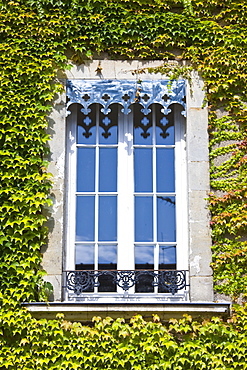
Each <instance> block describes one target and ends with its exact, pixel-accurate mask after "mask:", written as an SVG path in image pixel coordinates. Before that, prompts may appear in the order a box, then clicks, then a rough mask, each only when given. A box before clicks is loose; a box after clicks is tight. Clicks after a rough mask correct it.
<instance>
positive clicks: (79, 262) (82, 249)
mask: <svg viewBox="0 0 247 370" xmlns="http://www.w3.org/2000/svg"><path fill="white" fill-rule="evenodd" d="M75 268H76V270H84V271H85V270H94V245H79V244H76V246H75ZM75 283H76V284H79V287H80V288H81V289H82V292H85V293H86V292H93V291H94V279H93V278H92V277H91V278H90V276H89V275H88V273H87V272H86V271H85V272H84V273H82V275H81V276H80V279H76V281H75Z"/></svg>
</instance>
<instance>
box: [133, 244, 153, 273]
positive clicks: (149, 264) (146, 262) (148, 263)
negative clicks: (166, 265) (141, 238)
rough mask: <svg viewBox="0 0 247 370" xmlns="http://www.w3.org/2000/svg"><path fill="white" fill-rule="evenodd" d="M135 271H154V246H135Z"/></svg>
mask: <svg viewBox="0 0 247 370" xmlns="http://www.w3.org/2000/svg"><path fill="white" fill-rule="evenodd" d="M135 269H136V270H143V269H145V270H150V269H151V270H153V269H154V246H153V245H136V246H135Z"/></svg>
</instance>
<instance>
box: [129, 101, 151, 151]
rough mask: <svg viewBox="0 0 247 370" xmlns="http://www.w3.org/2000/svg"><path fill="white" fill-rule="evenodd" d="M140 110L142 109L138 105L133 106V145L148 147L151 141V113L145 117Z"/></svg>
mask: <svg viewBox="0 0 247 370" xmlns="http://www.w3.org/2000/svg"><path fill="white" fill-rule="evenodd" d="M141 109H143V107H142V106H141V105H140V104H138V103H136V104H133V116H134V144H138V145H141V144H143V145H148V144H149V145H150V144H152V139H153V135H152V132H153V128H152V113H149V114H148V115H146V116H145V115H144V114H143V113H142V112H141Z"/></svg>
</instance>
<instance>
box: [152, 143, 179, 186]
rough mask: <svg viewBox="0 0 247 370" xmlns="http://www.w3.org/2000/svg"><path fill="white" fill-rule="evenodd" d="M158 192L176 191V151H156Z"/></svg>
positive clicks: (166, 149) (161, 149)
mask: <svg viewBox="0 0 247 370" xmlns="http://www.w3.org/2000/svg"><path fill="white" fill-rule="evenodd" d="M156 156H157V159H156V160H157V162H156V171H157V192H174V191H175V172H174V149H173V148H169V149H168V148H159V149H157V150H156Z"/></svg>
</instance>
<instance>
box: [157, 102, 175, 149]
mask: <svg viewBox="0 0 247 370" xmlns="http://www.w3.org/2000/svg"><path fill="white" fill-rule="evenodd" d="M155 107H156V144H157V145H174V143H175V136H174V112H173V107H172V105H171V106H170V107H169V108H170V109H171V110H172V112H171V113H169V114H168V115H167V116H165V115H164V114H163V113H162V112H161V109H162V106H161V105H158V104H156V105H155Z"/></svg>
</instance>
